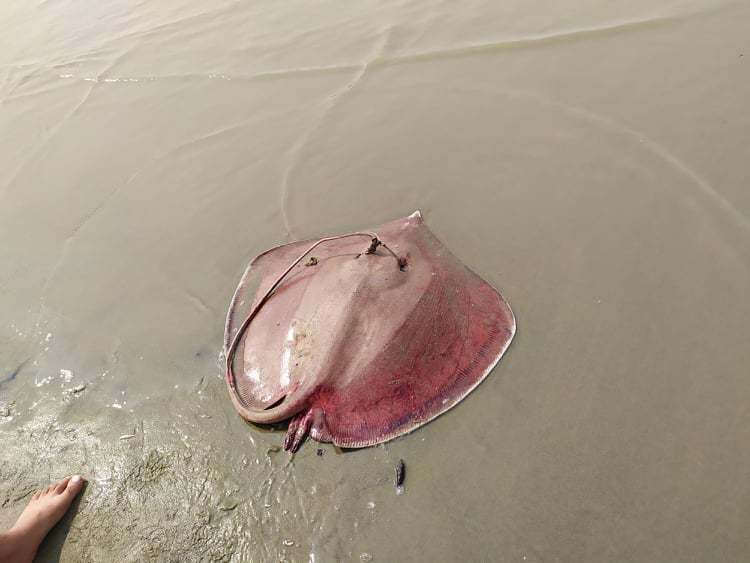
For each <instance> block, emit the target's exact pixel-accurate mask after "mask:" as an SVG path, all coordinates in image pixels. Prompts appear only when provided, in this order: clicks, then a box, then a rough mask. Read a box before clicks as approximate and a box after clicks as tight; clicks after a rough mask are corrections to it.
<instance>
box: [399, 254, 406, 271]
mask: <svg viewBox="0 0 750 563" xmlns="http://www.w3.org/2000/svg"><path fill="white" fill-rule="evenodd" d="M408 265H409V264H408V262H407V261H406V258H403V257H402V258H399V259H398V269H399V270H401V271H402V272H405V271H406V267H407V266H408Z"/></svg>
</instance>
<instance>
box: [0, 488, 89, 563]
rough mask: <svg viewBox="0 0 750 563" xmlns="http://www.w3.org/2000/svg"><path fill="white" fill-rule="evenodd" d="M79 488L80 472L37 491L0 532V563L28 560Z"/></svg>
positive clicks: (68, 505)
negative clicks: (5, 528)
mask: <svg viewBox="0 0 750 563" xmlns="http://www.w3.org/2000/svg"><path fill="white" fill-rule="evenodd" d="M82 488H83V479H82V478H81V477H80V475H74V476H73V477H66V478H65V479H63V480H62V481H58V482H57V483H53V484H51V485H50V486H49V487H47V488H46V489H43V490H41V491H37V492H36V493H34V496H32V497H31V501H30V502H29V504H28V505H27V506H26V508H25V509H24V511H23V512H22V513H21V516H19V517H18V520H17V521H16V523H15V524H14V525H13V527H12V528H11V529H10V530H8V531H7V532H3V533H0V563H6V562H7V563H10V562H13V563H16V562H18V563H26V562H31V561H32V560H33V559H34V556H35V555H36V550H37V549H39V544H40V543H42V540H43V539H44V536H46V535H47V532H49V531H50V530H51V529H52V526H54V525H55V524H57V522H58V521H59V520H60V518H62V517H63V515H64V514H65V512H66V511H67V510H68V507H70V503H71V502H73V499H74V498H75V497H76V495H77V494H78V493H79V492H81V489H82Z"/></svg>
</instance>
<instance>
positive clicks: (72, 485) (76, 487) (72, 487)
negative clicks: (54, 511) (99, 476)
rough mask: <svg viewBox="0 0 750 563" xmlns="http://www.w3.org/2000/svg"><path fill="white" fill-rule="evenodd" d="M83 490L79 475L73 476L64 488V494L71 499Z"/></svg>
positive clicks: (81, 479)
mask: <svg viewBox="0 0 750 563" xmlns="http://www.w3.org/2000/svg"><path fill="white" fill-rule="evenodd" d="M82 488H83V478H82V477H81V476H80V475H73V476H72V477H71V478H70V480H69V481H68V483H67V487H65V494H66V495H70V496H71V497H74V496H76V495H77V494H78V493H80V492H81V489H82Z"/></svg>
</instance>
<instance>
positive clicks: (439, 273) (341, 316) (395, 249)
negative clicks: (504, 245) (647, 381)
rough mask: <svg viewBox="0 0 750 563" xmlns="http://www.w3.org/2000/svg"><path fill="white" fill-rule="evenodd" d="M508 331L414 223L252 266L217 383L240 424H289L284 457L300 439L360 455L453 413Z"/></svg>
mask: <svg viewBox="0 0 750 563" xmlns="http://www.w3.org/2000/svg"><path fill="white" fill-rule="evenodd" d="M515 329H516V323H515V318H514V316H513V312H512V311H511V309H510V306H509V305H508V303H507V302H506V301H505V299H504V298H503V297H502V295H500V293H499V292H498V291H497V290H496V289H495V288H494V287H492V286H491V285H490V284H489V283H487V282H486V281H484V280H483V279H482V278H480V277H479V276H478V275H477V274H475V273H474V272H472V271H471V270H470V269H469V268H467V267H466V266H464V265H463V264H462V263H461V262H460V261H459V260H458V259H457V258H456V257H455V256H453V254H451V253H450V251H449V250H448V249H447V248H446V247H445V246H444V245H443V244H442V243H441V242H440V241H439V240H438V239H437V238H436V237H435V235H433V234H432V232H431V231H430V230H429V228H428V227H427V226H426V225H425V224H424V221H423V219H422V215H421V214H420V213H419V211H417V212H415V213H413V214H412V215H410V216H409V217H406V218H403V219H398V220H396V221H391V222H389V223H386V224H384V225H381V226H380V227H377V229H375V231H374V232H356V233H349V234H345V235H338V236H332V237H327V238H322V239H319V240H307V241H302V242H294V243H290V244H285V245H282V246H278V247H276V248H273V249H271V250H268V251H266V252H264V253H262V254H260V255H259V256H257V257H256V258H255V259H254V260H253V261H252V262H251V263H250V265H249V266H248V268H247V270H246V271H245V273H244V275H243V276H242V278H241V280H240V282H239V285H238V287H237V290H236V291H235V293H234V297H233V298H232V301H231V304H230V307H229V312H228V313H227V321H226V328H225V335H224V354H225V357H226V381H227V386H228V388H229V395H230V397H231V399H232V402H233V404H234V406H235V408H236V410H237V412H238V413H239V414H240V416H242V417H243V418H244V419H245V420H248V421H250V422H253V423H257V424H271V423H276V422H281V421H284V420H287V419H290V422H289V427H288V430H287V434H286V437H285V440H284V449H286V450H289V451H292V452H294V451H297V449H298V448H299V446H300V444H301V443H302V441H303V440H304V438H305V436H307V435H308V434H309V435H310V436H311V437H312V438H313V439H315V440H317V441H319V442H333V443H334V444H335V445H337V446H339V447H342V448H361V447H366V446H371V445H374V444H378V443H381V442H386V441H388V440H391V439H393V438H396V437H397V436H401V435H402V434H406V433H407V432H410V431H412V430H414V429H416V428H418V427H419V426H422V425H423V424H426V423H427V422H429V421H430V420H432V419H434V418H435V417H437V416H439V415H440V414H442V413H444V412H445V411H447V410H448V409H450V408H451V407H453V406H455V405H456V404H458V403H459V402H460V401H461V400H462V399H463V398H464V397H466V396H467V395H468V394H469V393H470V392H471V391H472V390H473V389H474V388H475V387H476V386H477V385H479V383H481V381H482V380H483V379H484V378H485V377H487V374H489V372H490V371H491V370H492V368H493V367H494V366H495V364H496V363H497V362H498V361H499V360H500V358H501V357H502V355H503V354H504V353H505V351H506V350H507V348H508V345H509V344H510V341H511V340H512V338H513V335H514V334H515Z"/></svg>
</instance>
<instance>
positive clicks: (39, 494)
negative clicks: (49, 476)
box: [31, 491, 42, 500]
mask: <svg viewBox="0 0 750 563" xmlns="http://www.w3.org/2000/svg"><path fill="white" fill-rule="evenodd" d="M40 496H42V491H37V492H35V493H34V495H33V496H32V497H31V498H32V499H33V500H37V499H38V498H39V497H40Z"/></svg>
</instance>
